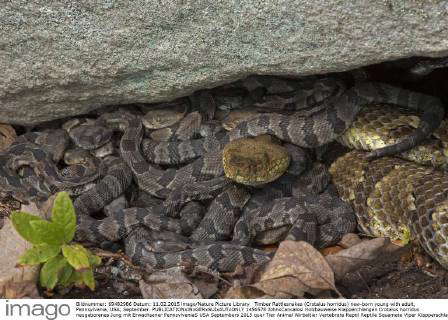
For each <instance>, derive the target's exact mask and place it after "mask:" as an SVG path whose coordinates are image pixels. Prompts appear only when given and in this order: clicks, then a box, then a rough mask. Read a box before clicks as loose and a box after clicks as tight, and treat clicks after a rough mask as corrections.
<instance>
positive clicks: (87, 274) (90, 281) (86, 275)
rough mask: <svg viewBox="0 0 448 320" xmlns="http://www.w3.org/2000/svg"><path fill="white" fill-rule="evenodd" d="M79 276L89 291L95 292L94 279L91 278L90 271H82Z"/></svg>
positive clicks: (91, 272)
mask: <svg viewBox="0 0 448 320" xmlns="http://www.w3.org/2000/svg"><path fill="white" fill-rule="evenodd" d="M81 275H82V280H83V282H84V283H85V284H86V285H87V286H88V287H89V288H90V290H92V291H93V290H95V278H94V277H93V271H92V269H88V270H84V271H82V272H81Z"/></svg>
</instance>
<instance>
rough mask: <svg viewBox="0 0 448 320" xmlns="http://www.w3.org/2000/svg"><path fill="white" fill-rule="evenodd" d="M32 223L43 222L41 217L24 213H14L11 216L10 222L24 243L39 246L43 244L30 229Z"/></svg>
mask: <svg viewBox="0 0 448 320" xmlns="http://www.w3.org/2000/svg"><path fill="white" fill-rule="evenodd" d="M34 221H45V220H44V219H42V218H41V217H38V216H35V215H32V214H29V213H26V212H19V211H14V212H13V213H12V214H11V222H12V225H13V226H14V228H15V229H16V231H17V232H18V233H19V234H20V236H22V238H24V239H25V240H26V241H28V242H31V243H32V244H40V243H43V241H42V239H41V238H40V237H39V235H38V234H37V233H36V231H35V230H34V229H33V228H32V226H31V224H30V223H31V222H34Z"/></svg>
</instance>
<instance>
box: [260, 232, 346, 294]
mask: <svg viewBox="0 0 448 320" xmlns="http://www.w3.org/2000/svg"><path fill="white" fill-rule="evenodd" d="M252 286H253V287H255V288H257V289H259V290H262V291H263V292H265V293H266V294H268V295H269V296H272V297H278V296H279V295H281V296H284V295H292V296H295V297H302V296H303V295H304V293H305V292H310V293H315V292H316V290H318V291H319V290H334V291H335V292H338V291H337V289H336V287H335V284H334V275H333V270H332V269H331V267H330V266H329V265H328V262H327V260H325V258H324V257H323V256H322V255H321V254H320V253H319V251H317V250H316V249H315V248H314V247H313V246H312V245H310V244H309V243H307V242H304V241H291V240H286V241H283V242H282V243H280V245H279V247H278V250H277V252H276V254H275V256H274V258H273V259H272V261H271V262H269V264H268V265H267V267H266V271H265V272H264V273H263V274H262V276H261V279H260V281H259V282H258V283H256V284H254V285H252Z"/></svg>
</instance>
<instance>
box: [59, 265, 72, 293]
mask: <svg viewBox="0 0 448 320" xmlns="http://www.w3.org/2000/svg"><path fill="white" fill-rule="evenodd" d="M74 272H75V269H73V267H72V266H71V265H69V264H68V263H67V264H65V266H64V268H62V270H61V275H60V276H59V284H60V285H61V286H63V287H66V286H68V285H70V284H71V283H72V282H74V281H73V280H72V275H73V273H74Z"/></svg>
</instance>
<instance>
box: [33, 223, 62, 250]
mask: <svg viewBox="0 0 448 320" xmlns="http://www.w3.org/2000/svg"><path fill="white" fill-rule="evenodd" d="M30 225H31V228H32V229H33V232H34V234H35V235H36V237H37V238H38V239H40V241H41V243H47V244H52V245H62V244H64V228H63V227H61V226H60V225H59V224H56V223H54V222H50V221H46V220H40V221H37V220H35V221H30Z"/></svg>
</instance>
